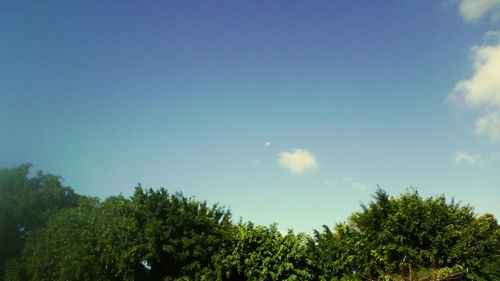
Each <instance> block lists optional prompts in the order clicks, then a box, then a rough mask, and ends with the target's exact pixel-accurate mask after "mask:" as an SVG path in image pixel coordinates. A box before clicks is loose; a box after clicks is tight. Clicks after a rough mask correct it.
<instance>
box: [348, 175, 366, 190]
mask: <svg viewBox="0 0 500 281" xmlns="http://www.w3.org/2000/svg"><path fill="white" fill-rule="evenodd" d="M342 181H343V182H344V183H347V184H348V185H349V186H350V187H351V188H352V189H355V190H362V189H366V188H367V187H368V185H367V184H365V183H363V182H361V181H358V180H356V179H355V178H342Z"/></svg>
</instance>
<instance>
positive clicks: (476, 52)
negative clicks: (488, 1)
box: [448, 0, 500, 142]
mask: <svg viewBox="0 0 500 281" xmlns="http://www.w3.org/2000/svg"><path fill="white" fill-rule="evenodd" d="M499 1H500V0H499ZM499 34H500V33H498V32H496V31H493V32H488V33H487V34H486V37H489V38H490V39H495V38H496V37H497V36H499ZM496 41H497V42H496V43H495V44H490V45H480V46H474V47H473V48H472V57H473V61H474V67H473V70H474V72H473V74H472V76H471V77H470V78H469V79H465V80H461V81H459V82H458V83H457V84H456V86H455V88H454V89H453V91H452V92H451V93H450V95H449V96H448V100H450V101H452V102H455V103H458V104H460V105H462V106H464V107H468V108H474V109H478V110H479V111H480V112H481V114H482V116H481V117H479V119H478V120H477V121H476V133H477V134H479V135H486V136H488V137H489V139H490V140H491V141H492V142H498V141H500V115H499V113H500V40H498V39H497V40H496Z"/></svg>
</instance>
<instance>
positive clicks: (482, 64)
mask: <svg viewBox="0 0 500 281" xmlns="http://www.w3.org/2000/svg"><path fill="white" fill-rule="evenodd" d="M472 54H473V60H474V74H473V75H472V77H471V78H469V79H467V80H461V81H459V82H458V83H457V85H456V86H455V88H454V89H453V91H452V93H451V94H450V96H449V99H450V100H453V101H458V102H460V103H461V104H463V105H465V106H469V107H476V108H478V107H487V108H496V109H500V44H496V45H491V46H488V45H486V46H475V47H473V48H472Z"/></svg>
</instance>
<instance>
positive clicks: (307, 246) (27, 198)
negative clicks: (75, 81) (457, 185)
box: [0, 165, 500, 281]
mask: <svg viewBox="0 0 500 281" xmlns="http://www.w3.org/2000/svg"><path fill="white" fill-rule="evenodd" d="M29 171H30V166H29V165H22V166H19V167H16V168H11V169H2V170H0V281H1V280H5V281H7V280H8V281H10V280H37V281H38V280H39V281H43V280H61V281H62V280H160V281H166V280H172V281H173V280H177V281H181V280H213V281H223V280H265V281H267V280H325V281H326V280H452V279H453V280H500V227H499V225H498V223H497V221H496V219H495V218H494V217H493V216H492V215H489V214H486V215H481V216H478V215H476V214H475V213H474V212H473V210H472V208H471V207H469V206H460V205H459V204H455V203H454V202H448V201H446V200H445V198H444V197H443V196H440V197H433V198H426V199H425V198H422V197H421V196H419V194H418V193H417V192H416V191H408V192H406V193H404V194H401V195H400V196H399V197H390V196H388V195H387V194H386V193H385V192H384V191H383V190H378V191H377V192H376V194H375V195H374V199H373V201H372V202H371V203H370V204H369V205H367V206H362V209H361V211H359V212H356V213H354V214H353V215H351V216H350V218H349V219H348V221H347V222H345V223H340V224H337V225H336V226H335V227H334V228H333V229H330V228H328V227H326V226H323V229H322V230H321V231H316V232H315V233H314V235H313V236H309V235H305V234H294V233H293V232H289V233H288V234H282V233H280V232H279V231H278V230H277V227H276V226H275V225H271V226H256V225H254V224H252V223H250V222H247V223H242V222H240V223H234V222H233V221H232V220H231V213H230V211H229V210H227V209H225V208H222V207H219V206H207V204H206V203H205V202H200V201H196V200H193V199H191V198H186V197H185V196H183V195H182V194H180V193H175V194H169V193H168V192H167V191H166V190H165V189H158V190H151V189H149V190H145V189H143V188H142V187H140V186H138V187H137V188H136V189H135V193H134V195H133V196H132V197H131V198H125V197H123V196H115V197H110V198H107V199H106V200H104V201H100V200H99V199H97V198H91V197H86V196H82V195H78V194H75V193H74V192H73V190H72V189H70V188H69V187H65V186H64V185H63V184H62V182H61V179H60V178H59V177H57V176H53V175H50V174H44V173H42V172H39V173H37V174H36V175H35V176H33V177H29Z"/></svg>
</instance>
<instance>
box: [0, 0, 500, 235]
mask: <svg viewBox="0 0 500 281" xmlns="http://www.w3.org/2000/svg"><path fill="white" fill-rule="evenodd" d="M467 5H469V6H470V5H472V7H469V6H467ZM498 6H499V3H497V2H495V1H493V4H491V5H490V6H486V7H475V6H474V4H471V3H470V1H469V0H460V1H458V0H457V1H448V0H443V1H436V0H432V1H431V0H426V1H422V0H388V1H367V0H366V1H361V0H355V1H351V0H349V1H348V0H339V1H290V0H287V1H185V0H182V1H19V0H16V1H13V0H6V1H2V2H1V3H0V167H11V166H14V165H17V164H20V163H27V162H28V163H32V164H34V169H36V170H38V169H43V170H44V171H46V172H50V173H54V174H58V175H62V176H63V178H64V180H65V183H66V184H67V185H70V186H71V187H73V188H74V189H75V190H76V191H77V192H79V193H82V194H89V195H95V196H99V197H101V198H105V197H107V196H110V195H116V194H119V193H122V194H124V195H127V196H128V195H131V194H132V191H133V188H134V186H135V185H136V184H137V183H142V185H143V187H159V186H163V187H166V188H168V189H169V190H171V191H182V192H183V193H184V194H186V195H189V196H195V197H196V198H197V199H201V200H207V201H208V202H209V203H216V202H218V203H220V204H222V205H225V206H228V207H230V208H231V210H232V211H233V213H234V217H235V218H236V219H238V218H239V217H242V218H243V220H252V221H254V222H256V223H259V224H270V223H272V222H277V223H279V226H280V228H281V229H286V228H293V229H294V230H296V231H304V232H311V230H312V229H319V228H321V225H323V224H327V225H330V226H331V225H333V224H335V223H337V222H341V221H344V220H346V219H347V217H348V215H349V214H351V213H352V212H354V211H357V210H359V209H360V208H359V204H360V202H364V203H366V202H368V201H369V200H370V197H371V195H372V194H373V193H374V191H375V190H376V188H377V185H380V186H381V187H382V188H384V189H385V190H386V191H387V192H388V193H390V194H393V195H397V194H399V193H401V192H405V190H406V188H408V187H410V186H413V187H416V188H418V190H419V192H420V193H421V194H422V195H424V196H430V195H439V194H445V195H446V196H447V197H449V198H451V197H454V198H455V200H456V201H462V202H464V203H470V204H471V205H473V206H474V207H475V208H476V211H477V212H478V213H483V212H490V213H493V214H494V215H495V216H497V218H498V217H499V215H500V200H499V198H500V189H499V187H500V186H499V183H500V173H499V169H500V144H499V141H500V135H498V136H497V135H495V134H496V133H499V134H500V121H499V120H500V119H499V118H498V114H497V112H500V110H499V106H497V105H498V104H497V103H496V102H497V101H500V87H498V83H499V82H495V81H496V80H498V81H500V72H496V71H497V69H500V68H495V65H496V64H495V62H499V61H500V60H498V58H499V57H498V54H496V53H494V54H492V55H490V53H487V55H490V56H489V57H487V58H486V61H487V62H491V63H490V64H489V66H490V67H489V68H487V67H485V68H487V69H486V70H485V71H486V72H487V71H489V72H488V73H489V75H483V76H485V77H489V79H490V80H488V81H486V82H484V80H485V79H482V80H481V79H479V78H478V79H474V77H476V76H478V75H479V76H480V75H481V73H484V72H480V70H481V69H478V68H477V61H478V60H480V59H478V58H477V57H475V56H474V50H477V49H479V50H482V49H481V48H483V49H487V48H488V47H491V48H493V50H497V49H496V48H498V49H499V50H500V36H498V35H499V34H500V33H495V32H496V30H500V24H499V23H500V20H499V18H500V17H499V15H500V13H499V9H498ZM481 8H482V9H483V10H481ZM474 9H476V10H474ZM488 32H489V33H488ZM473 46H476V47H475V48H473ZM488 50H489V49H488ZM483 62H484V60H483ZM474 63H476V69H475V68H474V67H473V65H474ZM486 65H487V63H486ZM487 66H488V65H487ZM478 73H479V74H478ZM497 77H498V79H497ZM480 78H481V77H480ZM486 80H487V79H486ZM459 81H466V82H467V81H469V82H470V83H469V84H467V85H472V86H471V87H465V90H464V89H462V88H463V87H462V88H460V87H458V86H457V85H458V84H459ZM478 81H479V82H478ZM474 83H475V84H474ZM481 83H483V84H484V85H486V86H488V85H489V88H488V89H490V90H489V91H485V90H484V88H485V87H480V85H483V84H481ZM488 83H489V84H488ZM479 84H480V85H479ZM478 85H479V86H478ZM476 86H477V87H476ZM495 87H496V88H495ZM483 90H484V91H483ZM496 90H499V91H496ZM481 91H482V92H481ZM450 97H455V98H450ZM474 98H476V99H474ZM488 98H489V99H488ZM457 100H459V101H458V102H457ZM471 100H472V101H471ZM474 101H478V102H477V103H474ZM464 104H465V105H464ZM481 118H483V119H484V120H485V121H484V122H483V123H481V122H480V120H482V119H481ZM485 118H486V119H485ZM481 124H482V125H481ZM481 126H482V127H481ZM481 128H482V129H481ZM266 142H270V144H269V143H268V145H265V143H266ZM294 148H296V149H302V150H307V151H308V152H309V153H311V154H312V155H313V156H314V157H315V161H316V165H317V167H316V168H314V169H310V170H306V171H305V172H304V173H303V174H296V173H293V171H290V170H288V169H287V167H286V166H283V165H281V164H280V163H279V158H280V153H283V152H289V153H293V151H294V150H293V149H294Z"/></svg>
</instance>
